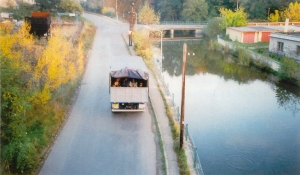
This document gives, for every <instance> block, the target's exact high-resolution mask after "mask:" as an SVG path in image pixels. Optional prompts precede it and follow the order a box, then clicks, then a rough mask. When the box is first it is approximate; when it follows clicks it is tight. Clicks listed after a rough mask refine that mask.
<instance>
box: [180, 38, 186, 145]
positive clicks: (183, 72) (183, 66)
mask: <svg viewBox="0 0 300 175" xmlns="http://www.w3.org/2000/svg"><path fill="white" fill-rule="evenodd" d="M186 53H187V45H186V43H184V44H183V60H182V89H181V117H180V149H181V148H182V146H183V138H184V102H185V72H186V71H185V69H186Z"/></svg>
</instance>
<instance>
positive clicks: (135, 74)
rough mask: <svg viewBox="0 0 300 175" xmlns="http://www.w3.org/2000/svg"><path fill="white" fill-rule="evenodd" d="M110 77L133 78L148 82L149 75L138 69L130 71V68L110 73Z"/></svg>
mask: <svg viewBox="0 0 300 175" xmlns="http://www.w3.org/2000/svg"><path fill="white" fill-rule="evenodd" d="M110 76H111V77H113V78H125V77H127V78H135V79H143V80H148V79H149V74H148V73H147V72H144V71H142V70H140V69H130V68H127V67H125V68H123V69H120V70H118V71H111V72H110Z"/></svg>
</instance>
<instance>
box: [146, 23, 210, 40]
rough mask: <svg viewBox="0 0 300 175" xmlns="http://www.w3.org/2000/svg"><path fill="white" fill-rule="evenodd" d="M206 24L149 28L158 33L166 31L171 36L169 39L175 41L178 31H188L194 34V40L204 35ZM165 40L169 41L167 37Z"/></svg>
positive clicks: (168, 25)
mask: <svg viewBox="0 0 300 175" xmlns="http://www.w3.org/2000/svg"><path fill="white" fill-rule="evenodd" d="M205 26H206V24H205V23H203V24H162V25H149V28H151V29H153V30H158V31H165V32H166V33H167V35H169V38H168V39H173V38H174V37H175V33H176V31H185V32H186V31H187V32H188V33H189V34H192V35H193V37H192V38H201V37H202V34H203V29H204V28H205ZM164 39H167V37H166V36H165V37H164Z"/></svg>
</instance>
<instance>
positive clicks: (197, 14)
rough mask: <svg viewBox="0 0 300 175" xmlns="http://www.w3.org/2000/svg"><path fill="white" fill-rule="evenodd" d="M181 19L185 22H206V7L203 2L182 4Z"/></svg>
mask: <svg viewBox="0 0 300 175" xmlns="http://www.w3.org/2000/svg"><path fill="white" fill-rule="evenodd" d="M181 14H182V18H183V20H186V21H201V20H206V18H207V16H208V5H207V3H206V2H205V0H187V1H186V2H185V3H183V10H182V13H181Z"/></svg>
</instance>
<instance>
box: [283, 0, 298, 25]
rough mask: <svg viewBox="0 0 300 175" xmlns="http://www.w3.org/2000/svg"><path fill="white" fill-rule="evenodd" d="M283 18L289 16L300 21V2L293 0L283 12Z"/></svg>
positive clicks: (292, 19) (290, 18)
mask: <svg viewBox="0 0 300 175" xmlns="http://www.w3.org/2000/svg"><path fill="white" fill-rule="evenodd" d="M281 18H282V19H283V20H285V19H286V18H288V19H289V21H292V22H296V21H300V4H299V3H298V2H297V1H296V2H295V3H292V2H291V3H290V4H289V7H288V8H286V9H285V10H284V11H283V12H282V13H281Z"/></svg>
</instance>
